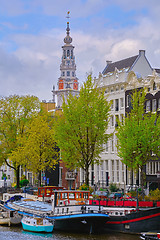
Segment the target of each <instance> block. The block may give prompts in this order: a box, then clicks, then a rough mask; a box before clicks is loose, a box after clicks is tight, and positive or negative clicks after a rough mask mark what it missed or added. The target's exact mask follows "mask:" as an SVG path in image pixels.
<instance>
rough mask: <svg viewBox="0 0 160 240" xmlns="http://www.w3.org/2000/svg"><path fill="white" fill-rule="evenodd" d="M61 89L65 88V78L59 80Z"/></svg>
mask: <svg viewBox="0 0 160 240" xmlns="http://www.w3.org/2000/svg"><path fill="white" fill-rule="evenodd" d="M59 89H64V82H63V80H59Z"/></svg>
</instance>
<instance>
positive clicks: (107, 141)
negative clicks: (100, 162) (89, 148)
mask: <svg viewBox="0 0 160 240" xmlns="http://www.w3.org/2000/svg"><path fill="white" fill-rule="evenodd" d="M106 152H108V141H107V142H106Z"/></svg>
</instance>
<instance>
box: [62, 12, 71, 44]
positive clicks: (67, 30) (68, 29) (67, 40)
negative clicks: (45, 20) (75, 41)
mask: <svg viewBox="0 0 160 240" xmlns="http://www.w3.org/2000/svg"><path fill="white" fill-rule="evenodd" d="M69 14H70V12H69V11H68V12H67V17H66V18H68V22H67V28H66V33H67V36H66V37H65V38H64V43H66V44H70V43H71V42H72V38H71V37H70V28H69V18H70V16H69Z"/></svg>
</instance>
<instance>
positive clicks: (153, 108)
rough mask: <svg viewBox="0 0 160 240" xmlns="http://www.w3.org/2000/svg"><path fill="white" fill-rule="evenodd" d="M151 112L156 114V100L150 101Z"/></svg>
mask: <svg viewBox="0 0 160 240" xmlns="http://www.w3.org/2000/svg"><path fill="white" fill-rule="evenodd" d="M152 112H156V99H153V100H152Z"/></svg>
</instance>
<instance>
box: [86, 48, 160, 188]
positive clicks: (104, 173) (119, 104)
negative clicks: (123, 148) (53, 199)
mask: <svg viewBox="0 0 160 240" xmlns="http://www.w3.org/2000/svg"><path fill="white" fill-rule="evenodd" d="M127 60H128V61H130V64H131V65H130V66H127ZM131 60H132V59H125V61H126V67H124V68H123V69H117V68H116V65H117V66H121V65H122V66H124V62H125V61H124V60H123V64H121V61H119V62H117V63H113V65H114V66H115V68H114V71H113V72H107V73H105V75H103V74H99V77H98V78H97V81H98V83H99V86H100V87H101V88H105V95H106V99H107V101H109V102H111V110H110V120H109V126H108V130H107V133H109V134H110V133H113V137H112V138H111V139H109V140H108V142H107V143H106V144H105V145H104V151H103V153H102V154H101V160H102V163H101V164H100V165H95V166H94V169H93V167H92V168H91V169H90V183H91V185H93V184H94V185H97V186H98V187H106V182H107V178H108V177H109V183H116V184H117V186H119V188H122V189H124V190H126V189H127V187H128V186H129V185H130V184H136V178H137V176H136V174H134V173H132V172H130V171H128V170H127V169H126V166H125V165H124V164H123V163H122V162H121V159H120V158H119V157H118V156H117V148H116V142H117V139H116V135H115V126H116V124H117V122H116V119H117V118H118V119H120V121H123V118H124V116H125V111H126V109H127V107H129V102H128V96H126V91H127V90H131V89H135V88H140V87H146V88H147V89H148V91H149V92H150V93H152V94H153V95H154V94H155V93H156V92H157V91H160V76H159V74H158V73H157V72H156V71H155V70H153V69H152V68H151V66H150V64H149V62H148V60H147V59H146V57H145V51H143V50H141V51H139V55H137V56H136V57H135V58H134V62H133V63H132V61H131ZM110 64H111V63H110ZM109 68H110V69H112V66H111V65H110V66H109ZM106 70H107V67H106V69H105V72H106ZM154 85H156V87H155V89H154ZM156 101H157V100H156ZM158 101H159V102H160V99H159V100H158ZM152 102H153V105H155V104H154V101H153V100H152ZM159 104H160V103H159ZM155 106H156V105H155ZM159 107H160V106H159ZM152 109H153V108H152ZM153 111H154V110H153ZM156 164H157V165H156ZM156 164H155V165H156V166H157V170H156V171H158V170H159V169H160V168H158V166H159V163H156ZM156 166H155V167H156ZM155 167H154V166H153V163H148V164H147V171H148V172H149V170H152V172H153V171H154V169H155ZM154 174H155V171H154ZM81 181H82V182H83V175H81Z"/></svg>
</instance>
